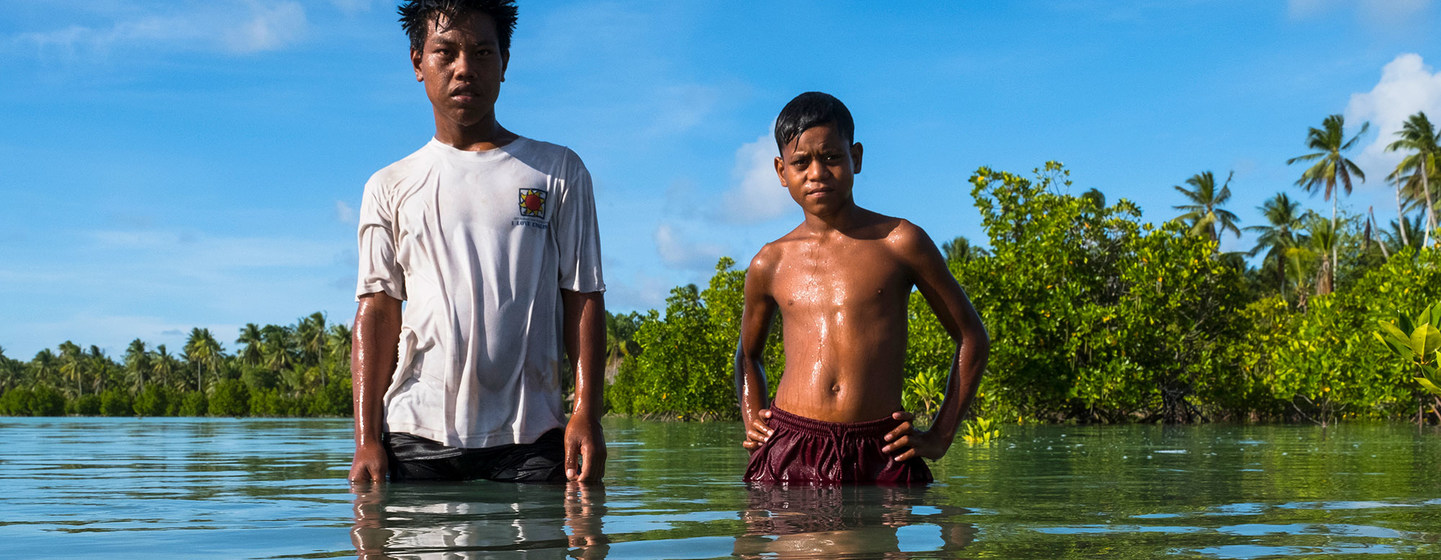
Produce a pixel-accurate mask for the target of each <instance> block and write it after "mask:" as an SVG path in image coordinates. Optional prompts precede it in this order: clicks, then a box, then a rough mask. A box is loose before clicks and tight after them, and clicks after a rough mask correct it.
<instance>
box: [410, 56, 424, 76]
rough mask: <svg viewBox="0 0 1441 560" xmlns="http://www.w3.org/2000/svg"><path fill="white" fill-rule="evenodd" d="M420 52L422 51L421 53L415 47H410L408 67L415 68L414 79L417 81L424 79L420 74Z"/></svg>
mask: <svg viewBox="0 0 1441 560" xmlns="http://www.w3.org/2000/svg"><path fill="white" fill-rule="evenodd" d="M422 54H424V53H421V52H420V51H417V50H415V49H410V67H411V69H412V70H415V81H417V82H424V81H425V78H424V77H423V76H421V74H420V57H421V55H422Z"/></svg>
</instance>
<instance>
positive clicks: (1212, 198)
mask: <svg viewBox="0 0 1441 560" xmlns="http://www.w3.org/2000/svg"><path fill="white" fill-rule="evenodd" d="M1235 174H1236V173H1235V172H1234V171H1233V172H1231V173H1230V174H1228V175H1226V182H1225V184H1222V185H1221V188H1220V189H1219V190H1218V189H1216V177H1215V176H1214V175H1212V174H1211V172H1210V171H1202V172H1200V173H1197V174H1195V175H1192V176H1191V178H1190V179H1186V184H1187V185H1191V186H1192V187H1194V189H1193V190H1186V188H1185V187H1182V186H1180V185H1175V186H1173V187H1172V188H1174V189H1176V192H1179V193H1181V194H1182V195H1183V196H1185V197H1186V200H1188V201H1190V202H1191V203H1190V204H1178V205H1176V206H1174V207H1173V208H1175V209H1177V210H1185V211H1186V213H1185V214H1181V215H1180V216H1177V217H1176V219H1177V220H1180V221H1182V222H1184V223H1186V224H1188V225H1190V226H1191V235H1205V236H1206V238H1207V239H1210V240H1211V241H1216V242H1217V250H1218V251H1219V250H1220V249H1219V248H1220V243H1219V242H1220V234H1221V233H1224V232H1226V231H1228V230H1229V231H1231V232H1232V233H1234V234H1236V237H1240V236H1241V230H1240V229H1238V228H1237V227H1236V215H1235V214H1234V213H1232V212H1230V211H1229V210H1223V209H1221V206H1222V205H1223V204H1225V203H1226V201H1227V200H1230V199H1231V177H1232V176H1234V175H1235Z"/></svg>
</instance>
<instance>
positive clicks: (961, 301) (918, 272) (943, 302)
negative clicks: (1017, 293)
mask: <svg viewBox="0 0 1441 560" xmlns="http://www.w3.org/2000/svg"><path fill="white" fill-rule="evenodd" d="M903 229H904V231H902V232H901V234H902V237H901V239H900V240H899V242H898V243H897V247H898V249H899V254H900V258H901V259H902V261H903V262H905V263H906V264H908V265H909V266H910V267H911V269H912V271H914V277H915V283H916V288H917V289H919V290H920V292H921V295H922V296H923V297H925V298H926V303H928V304H930V306H931V310H932V311H934V312H935V314H936V318H937V319H939V320H940V322H941V326H942V327H945V329H946V332H947V333H949V334H950V335H951V338H952V339H954V340H955V341H956V344H957V348H956V354H955V358H953V359H952V361H951V374H950V376H949V377H948V378H947V379H946V393H945V400H943V401H941V408H940V410H938V411H937V412H936V416H935V417H934V418H932V419H931V427H930V429H929V430H927V431H924V432H921V431H917V430H915V429H914V428H913V426H912V425H911V422H910V420H911V418H912V416H911V415H910V414H908V413H897V415H896V416H895V417H896V418H897V419H900V420H903V421H904V422H903V423H902V424H901V426H900V427H897V428H896V429H895V430H893V431H891V433H889V434H886V441H889V442H891V443H890V444H889V445H887V446H886V447H885V448H883V449H882V450H883V451H885V452H887V453H897V455H896V459H897V460H901V461H904V460H908V459H911V458H913V457H926V458H929V459H939V458H941V457H942V456H943V455H945V454H946V450H948V449H950V447H951V442H952V441H954V440H955V437H956V430H957V429H958V428H959V427H960V424H961V418H962V417H963V416H965V413H966V409H968V408H970V406H971V399H972V398H974V397H975V395H976V388H977V387H978V386H979V385H980V381H981V372H982V371H983V370H985V368H986V360H987V358H988V357H989V356H990V348H991V342H990V338H989V336H987V335H986V328H985V326H984V325H982V324H981V317H980V316H979V315H977V314H976V309H975V308H974V307H972V306H971V300H970V299H968V298H967V297H966V292H965V291H964V290H962V289H961V286H960V284H957V283H956V278H955V277H954V276H951V271H950V269H949V268H948V267H947V266H946V260H945V257H942V256H941V252H940V250H938V249H936V244H935V243H934V242H932V241H931V238H930V236H928V235H926V232H925V231H924V230H922V229H921V228H919V227H916V226H915V225H913V224H910V223H909V222H907V223H906V224H905V225H904V226H903Z"/></svg>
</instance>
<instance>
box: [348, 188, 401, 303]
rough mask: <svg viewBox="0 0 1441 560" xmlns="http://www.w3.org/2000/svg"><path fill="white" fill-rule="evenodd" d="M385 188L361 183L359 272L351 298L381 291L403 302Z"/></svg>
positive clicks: (358, 233)
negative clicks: (362, 187)
mask: <svg viewBox="0 0 1441 560" xmlns="http://www.w3.org/2000/svg"><path fill="white" fill-rule="evenodd" d="M386 191H387V189H386V188H385V185H384V184H383V182H382V181H380V180H378V179H377V178H376V177H371V178H370V181H368V182H366V183H365V194H364V195H362V198H361V201H360V226H359V230H358V232H357V235H358V236H359V238H360V272H359V274H358V275H357V280H356V284H355V299H356V300H357V301H358V300H359V299H360V296H363V295H365V294H374V293H380V292H385V294H386V295H388V296H390V297H393V298H395V299H398V300H404V299H405V274H404V272H403V271H402V270H401V267H400V264H399V263H398V262H397V261H396V258H395V227H396V225H395V211H394V208H393V207H392V205H391V204H389V203H388V198H389V197H388V196H387V192H386Z"/></svg>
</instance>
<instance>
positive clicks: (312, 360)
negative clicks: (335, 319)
mask: <svg viewBox="0 0 1441 560" xmlns="http://www.w3.org/2000/svg"><path fill="white" fill-rule="evenodd" d="M295 338H296V343H297V346H299V349H300V363H301V364H303V365H309V366H315V365H320V358H321V357H322V356H324V355H325V314H324V313H321V312H319V311H317V312H315V313H311V314H310V315H309V316H306V317H301V318H300V321H299V322H297V323H296V325H295Z"/></svg>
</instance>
